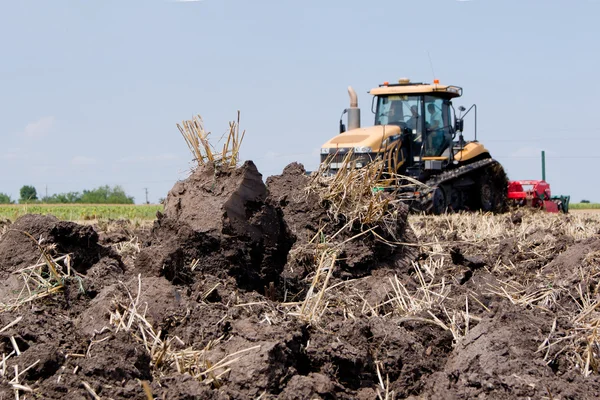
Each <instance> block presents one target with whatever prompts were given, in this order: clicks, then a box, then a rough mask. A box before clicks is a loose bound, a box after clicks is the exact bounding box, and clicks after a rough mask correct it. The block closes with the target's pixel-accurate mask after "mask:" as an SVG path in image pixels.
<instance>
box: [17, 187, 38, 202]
mask: <svg viewBox="0 0 600 400" xmlns="http://www.w3.org/2000/svg"><path fill="white" fill-rule="evenodd" d="M19 194H20V195H21V198H20V199H19V203H28V202H32V201H36V200H37V199H38V198H37V191H36V190H35V188H34V187H33V186H29V185H25V186H23V187H22V188H21V190H20V191H19Z"/></svg>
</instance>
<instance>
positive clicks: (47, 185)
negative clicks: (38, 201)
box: [46, 185, 48, 198]
mask: <svg viewBox="0 0 600 400" xmlns="http://www.w3.org/2000/svg"><path fill="white" fill-rule="evenodd" d="M46 198H48V185H46Z"/></svg>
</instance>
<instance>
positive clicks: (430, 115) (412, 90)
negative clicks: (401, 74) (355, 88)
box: [370, 79, 462, 164]
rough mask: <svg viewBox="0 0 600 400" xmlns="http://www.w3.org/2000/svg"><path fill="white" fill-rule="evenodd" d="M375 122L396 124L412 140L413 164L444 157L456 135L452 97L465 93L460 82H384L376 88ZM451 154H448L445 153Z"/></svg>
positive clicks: (374, 102)
mask: <svg viewBox="0 0 600 400" xmlns="http://www.w3.org/2000/svg"><path fill="white" fill-rule="evenodd" d="M370 93H371V94H372V95H373V96H374V97H373V104H372V111H373V113H374V114H375V125H384V126H385V125H396V126H398V127H400V129H401V132H402V133H403V134H404V137H405V138H407V140H408V141H409V142H410V146H408V147H409V148H410V153H411V154H410V156H409V157H410V160H409V164H415V163H419V164H420V162H421V161H424V160H426V159H427V158H441V157H442V155H443V154H444V151H445V150H447V149H448V148H449V147H450V146H451V144H452V139H453V136H454V126H453V118H452V115H451V108H452V107H451V105H452V103H451V99H452V98H454V97H458V96H460V95H461V94H462V89H461V88H459V87H456V86H444V85H439V84H438V83H437V82H436V81H434V84H423V83H411V82H409V81H408V80H407V79H405V80H400V81H399V83H397V84H389V83H387V82H386V83H384V84H383V85H379V87H378V88H375V89H372V90H371V91H370ZM444 158H448V157H444Z"/></svg>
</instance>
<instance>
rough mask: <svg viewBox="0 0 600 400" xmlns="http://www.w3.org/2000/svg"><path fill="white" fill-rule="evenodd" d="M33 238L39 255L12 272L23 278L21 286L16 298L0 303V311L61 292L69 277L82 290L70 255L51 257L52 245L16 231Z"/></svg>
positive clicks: (12, 308)
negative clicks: (43, 244) (44, 244)
mask: <svg viewBox="0 0 600 400" xmlns="http://www.w3.org/2000/svg"><path fill="white" fill-rule="evenodd" d="M18 232H21V233H23V234H24V235H25V236H27V237H28V238H30V239H31V240H33V242H34V243H35V244H36V246H37V247H38V250H39V251H40V253H41V255H40V258H39V259H38V261H37V262H36V263H35V264H34V265H32V266H29V267H26V268H21V269H19V270H17V271H14V272H13V275H19V276H20V277H21V279H22V280H23V286H22V288H21V290H20V291H19V293H18V295H17V296H16V298H14V299H12V300H9V301H8V303H0V311H11V310H14V309H16V308H18V307H20V306H22V305H24V304H27V303H30V302H32V301H35V300H38V299H41V298H44V297H47V296H51V295H53V294H56V293H59V292H62V291H63V290H64V288H65V284H66V282H67V280H69V279H76V280H78V282H79V289H80V290H81V291H83V286H82V282H81V276H80V275H79V274H78V273H77V272H76V271H74V270H73V269H72V268H71V257H70V255H68V254H66V255H62V256H56V257H52V256H51V255H50V251H51V250H52V249H53V248H54V246H53V245H48V246H45V247H44V246H42V241H43V240H42V239H41V238H40V239H39V240H36V239H35V238H34V237H33V236H31V235H30V234H29V233H28V232H23V231H18Z"/></svg>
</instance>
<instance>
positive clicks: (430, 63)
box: [427, 50, 435, 80]
mask: <svg viewBox="0 0 600 400" xmlns="http://www.w3.org/2000/svg"><path fill="white" fill-rule="evenodd" d="M427 57H429V66H430V67H431V75H433V78H432V79H434V80H435V71H434V70H433V61H431V54H430V53H429V50H427Z"/></svg>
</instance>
